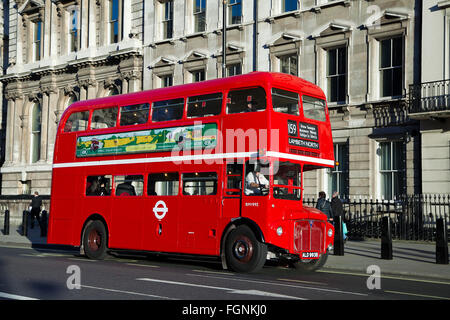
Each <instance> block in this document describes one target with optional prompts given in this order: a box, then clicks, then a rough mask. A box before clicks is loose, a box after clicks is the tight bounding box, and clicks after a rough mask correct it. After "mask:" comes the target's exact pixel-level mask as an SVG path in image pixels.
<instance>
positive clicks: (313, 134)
mask: <svg viewBox="0 0 450 320" xmlns="http://www.w3.org/2000/svg"><path fill="white" fill-rule="evenodd" d="M288 135H289V138H288V139H289V140H288V142H289V144H290V145H291V146H294V147H305V148H311V149H319V142H318V141H319V130H318V127H317V125H315V124H311V123H306V122H298V123H297V122H296V121H293V120H288ZM294 137H295V138H294ZM298 137H300V138H302V139H298ZM304 139H307V140H304ZM311 140H313V141H311Z"/></svg>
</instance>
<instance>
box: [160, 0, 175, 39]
mask: <svg viewBox="0 0 450 320" xmlns="http://www.w3.org/2000/svg"><path fill="white" fill-rule="evenodd" d="M162 16H163V19H162V24H163V38H164V39H170V38H172V37H173V1H167V2H164V3H163V15H162Z"/></svg>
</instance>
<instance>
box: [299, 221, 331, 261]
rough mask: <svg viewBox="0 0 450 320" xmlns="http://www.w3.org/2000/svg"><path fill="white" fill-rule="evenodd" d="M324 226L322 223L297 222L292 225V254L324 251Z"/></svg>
mask: <svg viewBox="0 0 450 320" xmlns="http://www.w3.org/2000/svg"><path fill="white" fill-rule="evenodd" d="M324 230H325V225H324V222H323V221H317V220H299V221H295V224H294V252H295V253H300V252H302V251H319V252H323V251H324V236H325V231H324Z"/></svg>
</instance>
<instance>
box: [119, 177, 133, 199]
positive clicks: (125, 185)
mask: <svg viewBox="0 0 450 320" xmlns="http://www.w3.org/2000/svg"><path fill="white" fill-rule="evenodd" d="M132 182H133V178H132V177H125V181H124V182H122V183H121V184H118V185H117V188H116V196H135V195H136V190H135V189H134V187H133V185H132V184H131V183H132Z"/></svg>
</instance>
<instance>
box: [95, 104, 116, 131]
mask: <svg viewBox="0 0 450 320" xmlns="http://www.w3.org/2000/svg"><path fill="white" fill-rule="evenodd" d="M116 123H117V107H113V108H106V109H97V110H94V111H93V112H92V120H91V129H103V128H111V127H115V126H116Z"/></svg>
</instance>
